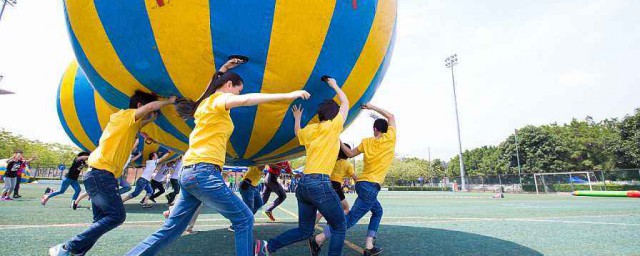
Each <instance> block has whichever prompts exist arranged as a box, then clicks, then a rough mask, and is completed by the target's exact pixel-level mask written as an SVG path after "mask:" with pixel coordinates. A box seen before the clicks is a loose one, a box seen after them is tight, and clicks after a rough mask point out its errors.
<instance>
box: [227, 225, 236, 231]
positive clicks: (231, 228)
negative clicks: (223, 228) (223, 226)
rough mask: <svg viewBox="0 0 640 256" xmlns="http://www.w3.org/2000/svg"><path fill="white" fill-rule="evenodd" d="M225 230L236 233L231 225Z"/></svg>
mask: <svg viewBox="0 0 640 256" xmlns="http://www.w3.org/2000/svg"><path fill="white" fill-rule="evenodd" d="M227 230H229V231H231V232H236V230H235V229H233V225H231V226H229V227H228V228H227Z"/></svg>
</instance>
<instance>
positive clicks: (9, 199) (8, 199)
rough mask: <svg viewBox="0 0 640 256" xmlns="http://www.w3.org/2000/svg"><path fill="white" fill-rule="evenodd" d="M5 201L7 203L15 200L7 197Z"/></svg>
mask: <svg viewBox="0 0 640 256" xmlns="http://www.w3.org/2000/svg"><path fill="white" fill-rule="evenodd" d="M4 200H5V201H13V199H11V197H8V196H7V197H5V198H4Z"/></svg>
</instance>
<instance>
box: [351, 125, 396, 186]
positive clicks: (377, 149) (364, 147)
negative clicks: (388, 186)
mask: <svg viewBox="0 0 640 256" xmlns="http://www.w3.org/2000/svg"><path fill="white" fill-rule="evenodd" d="M395 149H396V128H395V127H393V126H389V129H388V130H387V132H386V133H383V134H382V136H381V137H380V138H379V139H376V138H375V137H373V138H366V139H364V140H362V143H360V145H359V146H358V151H360V152H362V153H364V169H363V170H362V175H360V176H359V177H358V181H369V182H375V183H378V184H381V185H382V183H383V182H384V178H385V176H386V175H387V171H389V167H390V166H391V162H393V157H394V155H395Z"/></svg>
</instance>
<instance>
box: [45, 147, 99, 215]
mask: <svg viewBox="0 0 640 256" xmlns="http://www.w3.org/2000/svg"><path fill="white" fill-rule="evenodd" d="M89 154H90V153H89V152H80V153H78V155H77V156H76V157H75V158H74V159H73V163H71V167H69V171H68V172H67V175H65V177H64V179H62V184H60V190H58V191H56V192H53V193H50V194H46V191H50V190H51V189H49V188H47V190H46V191H45V195H43V196H42V199H40V203H41V204H42V205H46V204H47V201H49V199H51V198H52V197H55V196H58V195H62V194H64V192H66V191H67V188H69V186H71V187H72V188H73V196H72V197H71V204H70V207H71V208H73V204H74V202H75V201H76V199H78V196H79V195H80V192H81V191H82V189H81V188H80V183H79V182H78V177H79V176H80V173H82V171H83V170H84V168H85V167H87V159H89Z"/></svg>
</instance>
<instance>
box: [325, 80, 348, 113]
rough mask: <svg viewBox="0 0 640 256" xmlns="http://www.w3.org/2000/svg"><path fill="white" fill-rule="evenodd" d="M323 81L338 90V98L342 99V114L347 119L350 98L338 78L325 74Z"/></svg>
mask: <svg viewBox="0 0 640 256" xmlns="http://www.w3.org/2000/svg"><path fill="white" fill-rule="evenodd" d="M322 81H325V82H327V84H328V85H329V86H331V88H332V89H333V90H334V91H336V94H337V95H338V99H339V100H340V114H342V118H344V119H345V120H346V119H347V116H349V98H347V95H346V94H345V93H344V92H343V91H342V89H340V86H338V83H336V80H335V79H333V78H332V77H328V76H323V77H322Z"/></svg>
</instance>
